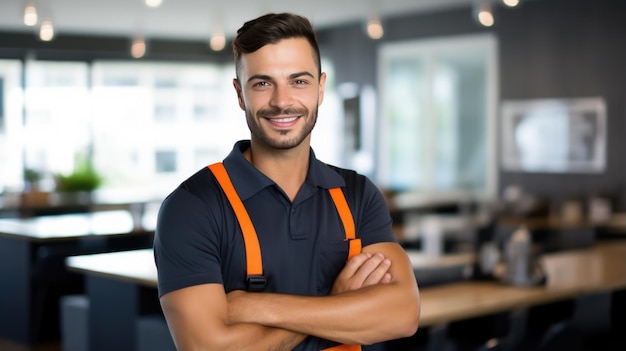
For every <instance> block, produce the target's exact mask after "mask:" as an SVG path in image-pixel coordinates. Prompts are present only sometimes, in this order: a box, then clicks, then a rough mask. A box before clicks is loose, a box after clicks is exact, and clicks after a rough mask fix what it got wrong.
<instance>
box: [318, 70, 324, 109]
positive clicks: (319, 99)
mask: <svg viewBox="0 0 626 351" xmlns="http://www.w3.org/2000/svg"><path fill="white" fill-rule="evenodd" d="M325 86H326V72H322V75H320V86H319V92H318V95H319V97H318V99H317V106H319V105H321V104H322V102H323V101H324V87H325Z"/></svg>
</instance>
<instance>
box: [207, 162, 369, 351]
mask: <svg viewBox="0 0 626 351" xmlns="http://www.w3.org/2000/svg"><path fill="white" fill-rule="evenodd" d="M209 169H210V170H211V172H213V174H214V175H215V178H216V179H217V182H218V183H219V184H220V186H221V187H222V190H223V191H224V193H225V194H226V197H227V198H228V201H229V202H230V204H231V206H232V207H233V210H234V211H235V216H236V217H237V221H238V222H239V225H240V226H241V232H242V234H243V241H244V244H245V247H246V265H247V271H248V284H249V286H250V277H251V276H260V278H261V279H262V283H260V284H261V285H262V286H260V288H261V289H262V288H263V287H264V286H265V280H264V278H263V277H262V275H263V261H262V259H261V247H260V245H259V237H258V236H257V234H256V230H255V229H254V226H253V225H252V220H250V216H249V215H248V211H246V208H245V206H244V205H243V202H241V199H240V198H239V195H238V194H237V191H236V190H235V187H234V186H233V183H232V182H231V180H230V177H229V176H228V172H226V168H224V164H222V163H221V162H217V163H214V164H212V165H209ZM328 192H329V193H330V196H331V198H332V199H333V203H334V204H335V207H336V208H337V212H338V213H339V218H341V222H342V223H343V227H344V231H345V232H346V239H345V240H347V241H348V242H349V245H350V248H349V251H348V259H350V258H351V257H352V256H354V255H357V254H359V253H360V252H361V239H357V238H356V230H355V227H354V218H353V217H352V212H350V207H349V206H348V202H347V201H346V197H345V196H344V194H343V191H342V190H341V188H331V189H328ZM360 350H361V346H359V345H339V346H335V347H331V348H327V349H324V351H360Z"/></svg>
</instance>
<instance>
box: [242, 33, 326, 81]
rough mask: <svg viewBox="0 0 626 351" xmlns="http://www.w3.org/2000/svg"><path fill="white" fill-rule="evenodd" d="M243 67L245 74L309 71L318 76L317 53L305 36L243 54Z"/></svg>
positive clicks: (284, 40) (281, 41)
mask: <svg viewBox="0 0 626 351" xmlns="http://www.w3.org/2000/svg"><path fill="white" fill-rule="evenodd" d="M241 68H242V74H244V75H255V74H267V75H271V73H272V72H285V73H287V74H289V72H291V73H293V72H300V71H307V72H309V73H311V74H313V75H314V76H317V62H316V59H315V54H314V52H313V48H312V47H311V45H310V44H309V42H308V41H307V40H306V39H305V38H290V39H283V40H280V41H279V42H277V43H274V44H268V45H265V46H263V47H261V48H260V49H258V50H257V51H255V52H252V53H248V54H243V55H242V56H241ZM292 71H293V72H292Z"/></svg>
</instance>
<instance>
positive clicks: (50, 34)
mask: <svg viewBox="0 0 626 351" xmlns="http://www.w3.org/2000/svg"><path fill="white" fill-rule="evenodd" d="M53 38H54V26H53V25H52V21H51V20H49V19H45V20H43V21H41V27H39V39H41V40H43V41H51V40H52V39H53Z"/></svg>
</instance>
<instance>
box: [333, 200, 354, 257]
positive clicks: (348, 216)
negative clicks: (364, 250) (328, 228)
mask: <svg viewBox="0 0 626 351" xmlns="http://www.w3.org/2000/svg"><path fill="white" fill-rule="evenodd" d="M328 192H329V193H330V196H331V197H332V198H333V202H334V203H335V207H336V208H337V212H339V217H340V218H341V222H343V228H344V230H345V232H346V240H348V242H349V244H350V250H349V251H348V259H350V258H352V256H354V255H357V254H359V253H360V252H361V239H357V238H356V230H355V229H354V219H353V218H352V212H350V207H349V206H348V202H347V201H346V197H345V196H344V195H343V191H342V190H341V188H331V189H328Z"/></svg>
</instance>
